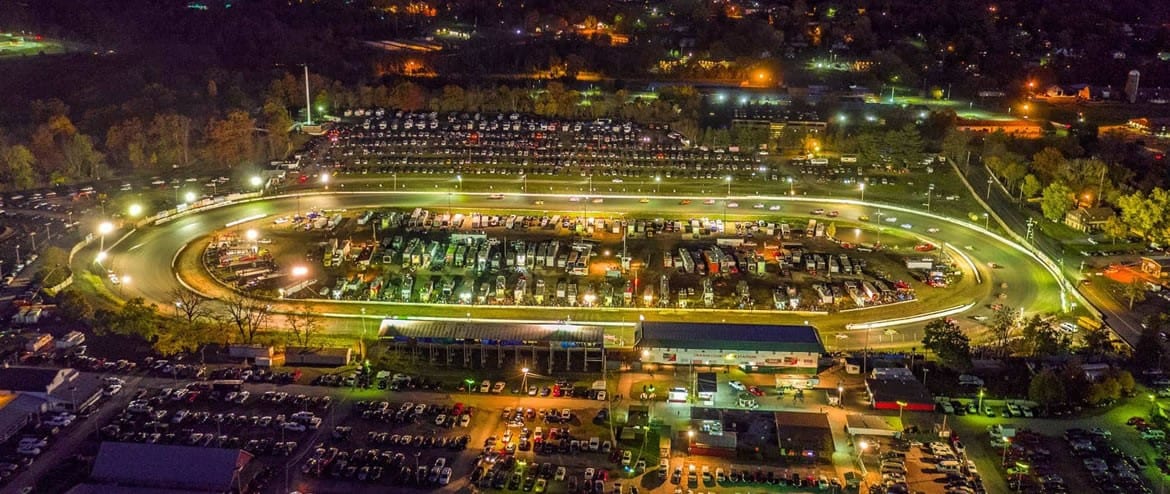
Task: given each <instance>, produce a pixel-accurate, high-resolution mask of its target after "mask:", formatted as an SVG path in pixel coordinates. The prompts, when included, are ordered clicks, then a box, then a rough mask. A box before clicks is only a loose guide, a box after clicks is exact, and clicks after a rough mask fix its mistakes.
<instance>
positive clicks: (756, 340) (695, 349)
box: [634, 321, 825, 387]
mask: <svg viewBox="0 0 1170 494" xmlns="http://www.w3.org/2000/svg"><path fill="white" fill-rule="evenodd" d="M634 346H635V348H636V349H637V350H638V352H639V355H640V357H641V361H642V363H643V364H661V365H699V366H738V367H740V368H742V369H744V370H746V371H751V372H771V373H776V374H777V384H778V385H791V386H796V387H810V386H813V385H815V384H816V383H815V377H814V376H815V374H816V370H817V361H818V359H819V358H820V355H821V354H822V353H824V351H825V346H824V344H823V343H822V342H821V337H820V334H819V333H818V332H817V330H816V328H814V327H812V326H781V325H756V324H726V323H719V324H706V323H675V322H649V321H644V322H642V323H640V324H639V325H638V328H637V330H636V333H635V343H634Z"/></svg>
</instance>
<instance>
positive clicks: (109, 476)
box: [90, 442, 252, 492]
mask: <svg viewBox="0 0 1170 494" xmlns="http://www.w3.org/2000/svg"><path fill="white" fill-rule="evenodd" d="M251 460H252V455H251V454H249V453H247V452H245V451H241V450H238V449H224V448H200V447H195V446H173V445H163V444H136V443H112V442H104V443H102V445H101V448H100V449H99V450H98V454H97V458H96V459H95V460H94V463H93V473H92V474H91V475H90V477H91V479H92V480H93V481H94V482H98V483H110V484H117V485H120V486H136V487H152V488H161V489H180V490H192V491H204V492H227V491H230V490H231V489H232V484H233V481H234V480H235V478H236V472H237V470H239V469H242V468H243V467H244V466H246V465H247V464H248V462H249V461H251ZM103 492H106V491H103Z"/></svg>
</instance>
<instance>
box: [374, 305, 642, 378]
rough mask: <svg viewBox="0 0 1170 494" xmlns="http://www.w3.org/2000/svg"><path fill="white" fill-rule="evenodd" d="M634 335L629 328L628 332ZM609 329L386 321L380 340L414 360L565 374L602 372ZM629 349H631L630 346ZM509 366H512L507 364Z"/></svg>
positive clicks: (526, 323)
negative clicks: (514, 367)
mask: <svg viewBox="0 0 1170 494" xmlns="http://www.w3.org/2000/svg"><path fill="white" fill-rule="evenodd" d="M626 329H627V331H628V328H626ZM606 330H607V328H606V327H604V326H600V325H589V324H576V323H572V322H565V321H561V322H548V323H541V322H533V321H485V320H474V321H466V322H462V321H461V322H452V321H428V320H415V319H394V318H387V319H383V320H382V323H381V325H380V326H379V328H378V338H379V339H380V340H382V341H384V342H386V343H388V344H389V346H390V348H391V349H393V350H396V351H398V352H400V353H406V354H409V357H410V358H411V359H416V360H417V359H426V361H428V362H435V363H438V362H444V361H445V362H446V363H447V364H448V365H453V366H454V365H461V366H462V367H466V368H476V367H478V368H483V367H489V366H494V367H496V368H503V367H505V366H506V365H516V366H525V367H531V368H533V369H547V370H548V372H549V373H550V374H551V373H552V372H553V371H554V370H556V369H557V368H563V369H564V370H579V371H589V370H599V369H600V365H601V362H602V359H603V355H602V352H603V350H602V348H603V346H611V345H614V344H617V343H619V342H616V341H612V342H611V341H610V340H612V338H610V337H608V336H607V334H606ZM627 345H628V343H627ZM505 362H511V364H506V363H505Z"/></svg>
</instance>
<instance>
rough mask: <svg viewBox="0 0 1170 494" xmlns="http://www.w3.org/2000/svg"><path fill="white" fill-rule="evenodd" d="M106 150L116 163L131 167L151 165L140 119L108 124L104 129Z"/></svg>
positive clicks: (145, 135)
mask: <svg viewBox="0 0 1170 494" xmlns="http://www.w3.org/2000/svg"><path fill="white" fill-rule="evenodd" d="M106 150H107V151H108V152H109V153H110V157H111V159H112V160H113V161H114V162H116V163H124V164H128V165H130V166H131V167H133V168H146V167H147V166H150V165H151V162H150V157H151V153H150V151H149V150H148V147H147V133H146V130H145V129H144V128H143V125H142V121H141V120H138V119H137V118H131V119H128V120H124V121H122V122H118V123H116V124H114V125H111V126H110V128H109V130H107V131H106Z"/></svg>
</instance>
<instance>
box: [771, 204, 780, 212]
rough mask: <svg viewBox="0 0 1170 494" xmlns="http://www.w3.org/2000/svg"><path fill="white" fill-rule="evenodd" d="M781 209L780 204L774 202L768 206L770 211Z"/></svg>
mask: <svg viewBox="0 0 1170 494" xmlns="http://www.w3.org/2000/svg"><path fill="white" fill-rule="evenodd" d="M779 210H780V205H779V204H773V205H771V206H768V211H779Z"/></svg>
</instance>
